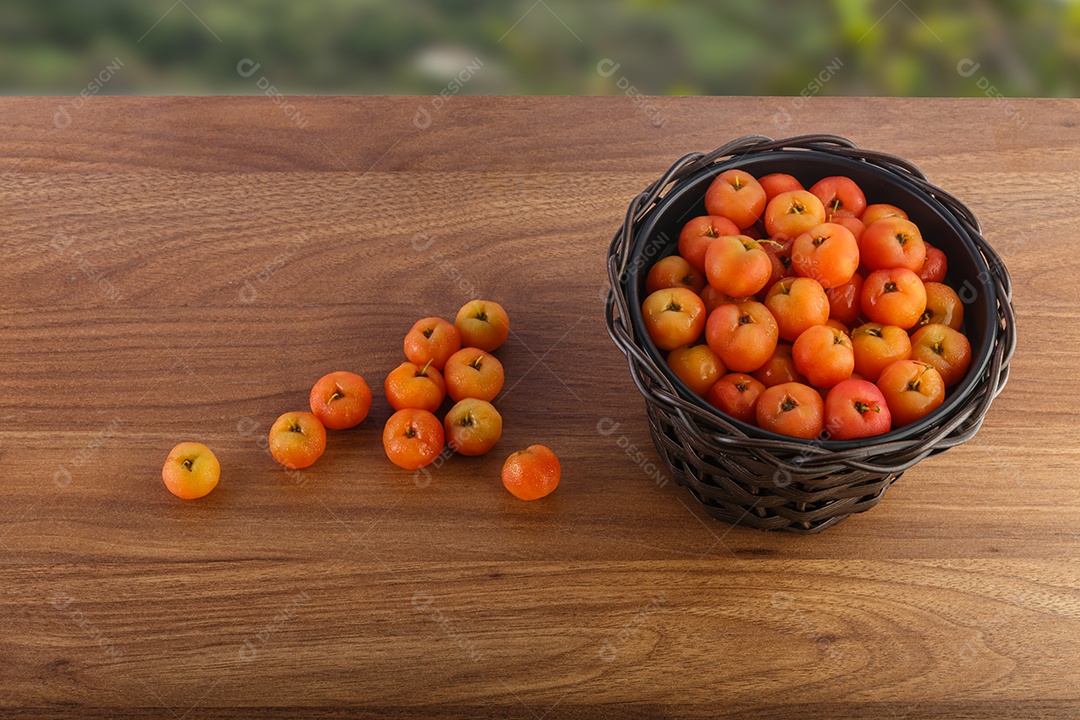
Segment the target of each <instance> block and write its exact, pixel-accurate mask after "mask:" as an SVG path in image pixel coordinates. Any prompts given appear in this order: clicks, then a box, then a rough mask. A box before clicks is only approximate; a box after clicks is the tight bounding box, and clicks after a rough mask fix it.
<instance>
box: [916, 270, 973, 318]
mask: <svg viewBox="0 0 1080 720" xmlns="http://www.w3.org/2000/svg"><path fill="white" fill-rule="evenodd" d="M923 287H924V288H926V310H924V311H923V314H922V315H921V316H919V323H918V324H919V325H920V326H922V325H932V324H934V323H941V324H942V325H948V326H949V327H951V328H952V329H953V330H959V329H960V327H961V326H962V325H963V324H964V303H962V302H960V296H959V295H957V294H956V291H955V290H953V289H952V288H951V287H949V286H948V285H945V284H943V283H939V282H926V281H924V282H923Z"/></svg>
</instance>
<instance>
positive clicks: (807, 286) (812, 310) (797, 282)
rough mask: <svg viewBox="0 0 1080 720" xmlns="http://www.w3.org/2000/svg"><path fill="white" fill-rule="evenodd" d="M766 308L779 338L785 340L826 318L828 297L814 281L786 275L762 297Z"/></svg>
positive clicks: (795, 336)
mask: <svg viewBox="0 0 1080 720" xmlns="http://www.w3.org/2000/svg"><path fill="white" fill-rule="evenodd" d="M765 307H767V308H769V312H771V313H772V314H773V317H774V318H776V325H777V327H778V328H779V330H780V337H781V338H783V339H784V340H787V341H788V342H794V341H795V338H797V337H799V335H802V333H803V331H804V330H806V329H807V328H809V327H813V326H814V325H824V324H825V323H826V321H828V319H829V298H828V296H827V295H825V290H824V289H823V288H822V287H821V283H819V282H818V281H817V280H812V279H810V278H804V277H789V278H784V279H782V280H778V281H777V282H776V283H775V284H774V285H773V286H772V287H771V288H769V293H768V294H767V295H766V296H765Z"/></svg>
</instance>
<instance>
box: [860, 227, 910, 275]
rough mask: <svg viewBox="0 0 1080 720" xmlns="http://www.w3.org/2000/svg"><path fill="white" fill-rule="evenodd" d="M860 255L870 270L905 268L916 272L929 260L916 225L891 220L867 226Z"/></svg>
mask: <svg viewBox="0 0 1080 720" xmlns="http://www.w3.org/2000/svg"><path fill="white" fill-rule="evenodd" d="M859 253H860V257H861V258H862V262H863V265H865V266H866V267H867V268H868V269H869V270H883V269H887V268H898V267H902V268H907V269H908V270H911V271H912V272H916V273H917V272H919V271H920V270H922V267H923V263H924V262H925V261H926V244H925V243H924V242H923V239H922V233H921V232H919V228H918V226H917V225H915V223H913V222H911V221H910V220H905V219H904V218H898V217H890V218H885V219H883V220H878V221H877V222H876V223H874V224H873V225H869V226H867V228H866V232H864V233H863V234H862V238H861V239H860V240H859Z"/></svg>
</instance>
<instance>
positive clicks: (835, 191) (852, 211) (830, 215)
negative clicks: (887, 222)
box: [810, 175, 866, 222]
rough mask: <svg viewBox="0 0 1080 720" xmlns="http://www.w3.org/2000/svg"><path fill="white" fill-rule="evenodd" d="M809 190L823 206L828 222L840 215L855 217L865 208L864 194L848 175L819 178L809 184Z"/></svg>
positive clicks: (840, 216) (833, 220)
mask: <svg viewBox="0 0 1080 720" xmlns="http://www.w3.org/2000/svg"><path fill="white" fill-rule="evenodd" d="M810 192H811V193H813V194H814V195H815V196H816V197H817V199H818V200H820V201H821V204H822V205H824V206H825V219H826V221H828V222H835V221H836V218H842V217H850V218H857V217H859V216H860V215H862V213H863V210H865V209H866V196H865V195H863V191H862V189H861V188H860V187H859V186H858V185H857V184H856V183H855V181H854V180H852V179H851V178H849V177H844V176H842V175H833V176H831V177H826V178H821V179H820V180H818V181H817V182H816V183H814V184H813V185H811V186H810Z"/></svg>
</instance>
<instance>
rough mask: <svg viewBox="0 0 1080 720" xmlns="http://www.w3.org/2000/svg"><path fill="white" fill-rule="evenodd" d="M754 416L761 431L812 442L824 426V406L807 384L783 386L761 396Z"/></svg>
mask: <svg viewBox="0 0 1080 720" xmlns="http://www.w3.org/2000/svg"><path fill="white" fill-rule="evenodd" d="M755 415H756V417H757V424H758V427H760V428H761V429H763V430H769V431H771V432H774V433H779V434H781V435H788V436H790V437H797V438H805V439H807V440H812V439H814V438H816V437H818V436H820V435H821V430H822V428H824V426H825V403H824V401H822V399H821V395H819V394H818V391H817V390H815V389H814V388H812V387H810V386H809V385H803V384H802V383H797V382H790V383H782V384H780V385H773V386H772V387H771V388H766V389H765V391H764V392H763V393H761V396H760V397H759V398H758V399H757V405H756V407H755Z"/></svg>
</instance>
